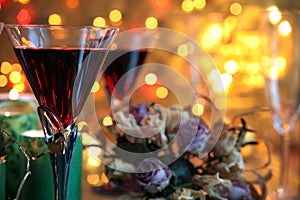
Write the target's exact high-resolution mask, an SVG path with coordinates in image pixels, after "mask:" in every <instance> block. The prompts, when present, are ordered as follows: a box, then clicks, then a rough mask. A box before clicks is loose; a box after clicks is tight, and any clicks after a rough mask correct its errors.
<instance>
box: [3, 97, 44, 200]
mask: <svg viewBox="0 0 300 200" xmlns="http://www.w3.org/2000/svg"><path fill="white" fill-rule="evenodd" d="M38 126H39V120H38V115H37V112H36V103H35V101H33V100H2V101H1V102H0V127H1V128H2V129H3V130H5V131H6V132H7V133H9V134H10V135H11V136H12V137H13V138H15V139H16V140H17V141H18V142H19V141H20V134H21V133H23V132H24V131H27V130H31V129H38ZM5 153H6V168H7V170H6V192H7V194H6V196H7V198H9V199H13V198H15V196H16V193H17V190H18V187H19V184H20V181H21V177H20V173H19V172H20V170H19V153H20V150H19V148H18V146H17V145H16V144H11V145H10V146H9V147H8V148H7V149H6V150H5Z"/></svg>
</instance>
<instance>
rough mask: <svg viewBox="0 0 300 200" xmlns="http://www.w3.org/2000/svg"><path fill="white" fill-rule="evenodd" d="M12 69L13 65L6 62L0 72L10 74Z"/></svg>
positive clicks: (2, 64)
mask: <svg viewBox="0 0 300 200" xmlns="http://www.w3.org/2000/svg"><path fill="white" fill-rule="evenodd" d="M11 68H12V67H11V64H10V63H9V62H6V61H4V62H2V63H1V68H0V71H1V73H3V74H8V73H9V72H10V71H11Z"/></svg>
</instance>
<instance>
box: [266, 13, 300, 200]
mask: <svg viewBox="0 0 300 200" xmlns="http://www.w3.org/2000/svg"><path fill="white" fill-rule="evenodd" d="M262 38H263V40H262V42H263V45H262V50H263V57H262V67H263V73H264V77H265V94H266V98H267V102H268V104H269V106H270V107H271V109H272V118H273V125H274V128H275V129H276V131H277V132H278V133H279V134H280V144H279V147H280V165H281V167H280V175H279V176H280V178H279V185H278V187H277V190H276V198H277V199H290V198H291V197H290V192H289V180H288V174H289V154H290V147H289V146H290V134H291V132H292V131H293V129H294V125H295V122H296V120H297V118H298V115H299V104H300V99H299V91H300V12H298V11H287V10H285V11H279V10H278V9H271V10H267V11H266V12H265V13H264V16H263V23H262Z"/></svg>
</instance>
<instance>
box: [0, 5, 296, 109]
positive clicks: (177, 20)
mask: <svg viewBox="0 0 300 200" xmlns="http://www.w3.org/2000/svg"><path fill="white" fill-rule="evenodd" d="M274 5H276V6H277V7H279V8H295V7H297V6H300V2H299V1H297V0H293V1H288V2H286V1H283V0H277V1H271V0H265V1H259V0H253V1H247V0H239V1H236V0H210V1H206V0H176V1H175V0H148V1H139V0H102V1H98V0H52V1H51V2H49V1H46V0H39V1H31V0H0V21H3V22H5V23H19V24H29V23H37V24H47V23H49V24H68V25H70V24H71V25H98V26H117V27H119V28H120V30H121V31H124V30H128V29H131V28H137V27H148V28H150V29H154V28H156V27H164V28H169V29H172V30H175V31H179V32H181V33H184V34H186V35H188V36H189V37H191V38H192V39H194V40H195V41H196V42H197V43H199V44H200V45H201V46H202V47H203V48H204V49H205V50H206V51H207V52H208V53H209V54H210V56H211V57H212V58H213V61H214V62H215V64H216V66H217V67H218V69H219V72H217V73H220V74H221V77H222V81H223V84H224V85H225V88H226V93H227V96H228V97H230V98H231V99H232V100H231V101H228V105H227V107H228V108H234V109H236V108H238V109H241V108H242V109H248V108H252V107H255V106H261V105H260V104H264V101H263V99H261V100H260V101H259V102H257V101H253V96H255V95H256V94H258V95H261V94H260V92H261V89H262V86H263V78H262V76H261V74H260V64H259V45H260V41H259V35H260V34H259V29H258V28H259V20H260V17H261V13H260V12H261V11H262V10H263V9H265V8H268V7H270V6H274ZM0 41H1V42H0V66H1V68H0V92H4V93H8V94H9V97H10V98H12V99H15V98H18V96H19V95H20V94H23V93H28V92H31V90H30V87H29V86H28V84H27V82H26V78H25V76H24V74H23V72H22V70H21V67H20V65H19V64H18V61H17V59H16V57H15V55H14V53H13V49H12V47H11V45H10V44H9V43H8V40H7V36H6V34H5V33H3V34H2V35H1V37H0ZM188 51H193V48H192V47H190V46H188V45H186V44H182V45H180V46H178V53H179V55H184V54H185V53H187V52H188ZM94 92H95V91H94ZM241 97H243V98H244V99H243V101H236V100H235V98H239V99H240V98H241ZM245 101H246V102H245Z"/></svg>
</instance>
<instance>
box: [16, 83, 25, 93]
mask: <svg viewBox="0 0 300 200" xmlns="http://www.w3.org/2000/svg"><path fill="white" fill-rule="evenodd" d="M13 88H14V89H16V90H17V91H18V92H24V90H25V84H24V83H18V84H15V85H14V86H13Z"/></svg>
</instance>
